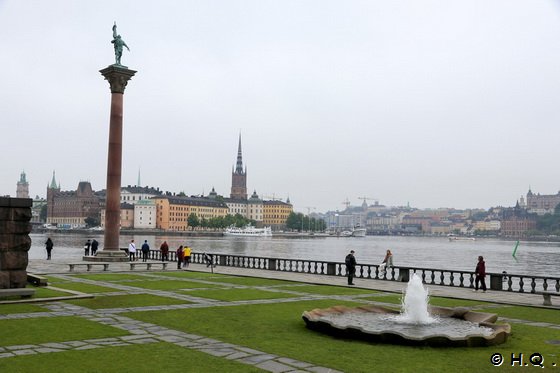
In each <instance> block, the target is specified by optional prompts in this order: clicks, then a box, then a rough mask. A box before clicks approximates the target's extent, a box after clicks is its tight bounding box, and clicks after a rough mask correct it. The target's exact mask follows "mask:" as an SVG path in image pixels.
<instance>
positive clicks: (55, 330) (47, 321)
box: [0, 316, 129, 360]
mask: <svg viewBox="0 0 560 373" xmlns="http://www.w3.org/2000/svg"><path fill="white" fill-rule="evenodd" d="M0 330H1V331H2V334H1V338H0V341H1V342H0V345H1V346H12V345H25V344H38V343H46V342H64V341H74V340H84V339H92V338H109V337H118V336H122V335H128V334H129V333H128V332H126V331H124V330H120V329H117V328H112V327H110V326H106V325H102V324H100V323H97V322H93V321H89V320H87V319H84V318H81V317H73V316H67V317H41V318H28V319H16V320H0ZM0 360H1V359H0Z"/></svg>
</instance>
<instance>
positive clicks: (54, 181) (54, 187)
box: [49, 171, 60, 189]
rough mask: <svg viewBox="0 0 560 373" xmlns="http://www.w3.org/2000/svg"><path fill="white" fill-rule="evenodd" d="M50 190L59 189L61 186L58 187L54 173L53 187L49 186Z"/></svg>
mask: <svg viewBox="0 0 560 373" xmlns="http://www.w3.org/2000/svg"><path fill="white" fill-rule="evenodd" d="M49 188H51V189H59V188H60V186H57V185H56V179H55V177H54V171H53V172H52V181H51V185H50V186H49Z"/></svg>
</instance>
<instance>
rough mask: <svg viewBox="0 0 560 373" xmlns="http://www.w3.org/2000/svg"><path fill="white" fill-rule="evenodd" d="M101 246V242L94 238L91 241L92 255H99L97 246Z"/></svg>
mask: <svg viewBox="0 0 560 373" xmlns="http://www.w3.org/2000/svg"><path fill="white" fill-rule="evenodd" d="M98 247H99V242H97V240H96V239H95V238H94V239H93V240H92V241H91V255H93V256H95V255H97V248H98Z"/></svg>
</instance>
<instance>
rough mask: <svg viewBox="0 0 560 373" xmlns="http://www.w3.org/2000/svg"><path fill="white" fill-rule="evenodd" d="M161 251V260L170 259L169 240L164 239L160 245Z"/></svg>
mask: <svg viewBox="0 0 560 373" xmlns="http://www.w3.org/2000/svg"><path fill="white" fill-rule="evenodd" d="M159 251H161V261H162V262H165V261H169V245H168V244H167V241H163V243H162V244H161V246H160V247H159Z"/></svg>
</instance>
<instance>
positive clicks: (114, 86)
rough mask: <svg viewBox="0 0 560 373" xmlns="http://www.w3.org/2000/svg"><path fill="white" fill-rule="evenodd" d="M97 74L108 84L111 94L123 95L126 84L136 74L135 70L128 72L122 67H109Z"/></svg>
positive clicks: (128, 70)
mask: <svg viewBox="0 0 560 373" xmlns="http://www.w3.org/2000/svg"><path fill="white" fill-rule="evenodd" d="M99 72H100V73H101V75H103V76H104V77H105V79H106V80H107V81H108V82H109V85H110V87H111V93H123V94H124V89H125V88H126V84H127V83H128V81H129V80H130V78H132V77H133V76H134V74H136V71H135V70H130V69H128V68H127V67H126V66H122V65H110V66H108V67H106V68H104V69H103V70H99Z"/></svg>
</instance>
